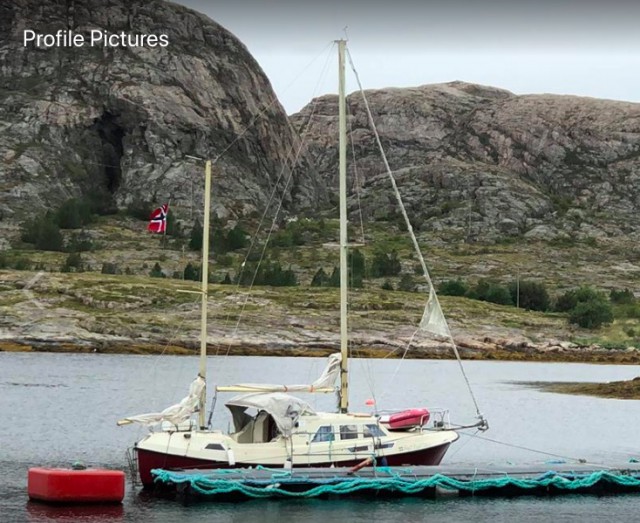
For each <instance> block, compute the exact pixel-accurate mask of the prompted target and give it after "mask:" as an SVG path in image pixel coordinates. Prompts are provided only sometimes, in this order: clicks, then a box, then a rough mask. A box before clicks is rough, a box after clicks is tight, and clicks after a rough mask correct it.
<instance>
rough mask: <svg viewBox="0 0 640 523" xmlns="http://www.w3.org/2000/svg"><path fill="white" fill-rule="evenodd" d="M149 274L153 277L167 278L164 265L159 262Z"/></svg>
mask: <svg viewBox="0 0 640 523" xmlns="http://www.w3.org/2000/svg"><path fill="white" fill-rule="evenodd" d="M149 276H151V277H152V278H165V275H164V272H162V267H160V264H159V263H158V262H156V263H155V265H154V266H153V268H152V269H151V271H150V272H149Z"/></svg>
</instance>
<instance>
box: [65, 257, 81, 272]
mask: <svg viewBox="0 0 640 523" xmlns="http://www.w3.org/2000/svg"><path fill="white" fill-rule="evenodd" d="M60 270H61V271H62V272H82V256H81V255H80V253H79V252H72V253H71V254H69V256H67V259H66V260H65V262H64V265H63V266H62V268H61V269H60Z"/></svg>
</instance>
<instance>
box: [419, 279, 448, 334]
mask: <svg viewBox="0 0 640 523" xmlns="http://www.w3.org/2000/svg"><path fill="white" fill-rule="evenodd" d="M419 328H420V330H421V331H425V332H429V333H431V334H435V335H437V336H445V337H447V338H448V337H449V336H450V334H449V326H448V325H447V320H446V319H445V317H444V314H443V312H442V309H441V308H440V302H439V301H438V297H437V296H436V291H435V290H434V289H433V285H431V286H430V290H429V299H428V300H427V305H426V307H425V308H424V314H423V315H422V320H420V327H419Z"/></svg>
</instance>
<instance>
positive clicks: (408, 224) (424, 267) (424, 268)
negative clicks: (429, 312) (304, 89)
mask: <svg viewBox="0 0 640 523" xmlns="http://www.w3.org/2000/svg"><path fill="white" fill-rule="evenodd" d="M347 57H348V59H349V64H350V65H351V69H352V71H353V73H354V75H355V78H356V81H357V83H358V88H359V90H360V94H361V95H362V100H363V102H364V107H365V110H366V113H367V117H368V119H369V123H370V124H371V127H372V130H373V134H374V136H375V139H376V143H377V145H378V149H379V151H380V154H381V156H382V161H383V162H384V166H385V168H386V170H387V174H388V175H389V179H390V181H391V185H392V186H393V190H394V193H395V196H396V200H397V202H398V206H399V207H400V211H401V213H402V216H403V218H404V221H405V224H406V227H407V230H408V231H409V235H410V236H411V241H412V242H413V246H414V249H415V251H416V254H417V256H418V260H419V261H420V265H421V266H422V271H423V275H424V277H425V280H426V281H427V283H428V285H429V289H430V297H431V295H433V298H434V300H435V304H436V305H437V307H438V308H439V309H440V302H439V300H438V296H437V295H436V293H435V292H434V286H433V282H432V281H431V277H430V276H429V270H428V269H427V264H426V262H425V260H424V257H423V256H422V251H421V250H420V246H419V244H418V240H417V238H416V236H415V234H414V232H413V227H412V226H411V222H410V220H409V217H408V215H407V211H406V209H405V207H404V204H403V202H402V197H401V195H400V191H399V190H398V186H397V184H396V180H395V177H394V176H393V171H392V170H391V167H390V165H389V161H388V160H387V155H386V153H385V151H384V147H383V146H382V142H381V140H380V135H379V134H378V130H377V128H376V126H375V122H374V119H373V114H372V113H371V108H370V107H369V102H368V100H367V97H366V95H365V93H364V89H363V87H362V83H361V81H360V76H359V75H358V71H357V70H356V68H355V65H354V63H353V59H352V57H351V52H350V51H349V49H348V48H347ZM445 328H446V333H447V338H448V339H449V341H450V343H451V345H452V347H453V351H454V353H455V356H456V360H457V362H458V365H459V367H460V371H461V373H462V376H463V378H464V381H465V383H466V385H467V389H468V390H469V394H470V396H471V399H472V401H473V404H474V406H475V409H476V414H477V416H478V419H479V420H480V421H481V422H484V423H483V425H482V426H483V427H486V428H488V424H487V423H486V420H485V419H484V416H483V415H482V413H481V412H480V407H479V406H478V402H477V400H476V397H475V394H474V393H473V389H472V387H471V383H470V382H469V378H468V377H467V374H466V372H465V370H464V366H463V365H462V359H461V358H460V353H459V352H458V347H457V346H456V344H455V341H454V340H453V336H452V334H451V331H450V330H449V325H448V324H447V323H446V322H445ZM417 330H418V329H416V331H417ZM414 335H415V333H414ZM411 340H413V336H412V337H411ZM407 350H408V346H407V349H406V350H405V354H406V352H407ZM403 359H404V355H403Z"/></svg>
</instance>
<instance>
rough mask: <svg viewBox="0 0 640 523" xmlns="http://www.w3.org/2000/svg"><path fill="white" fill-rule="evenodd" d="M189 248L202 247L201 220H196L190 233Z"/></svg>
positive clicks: (198, 248) (194, 249)
mask: <svg viewBox="0 0 640 523" xmlns="http://www.w3.org/2000/svg"><path fill="white" fill-rule="evenodd" d="M189 249H191V250H192V251H199V250H201V249H202V225H201V224H200V220H196V221H195V223H194V224H193V228H192V229H191V234H190V235H189Z"/></svg>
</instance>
